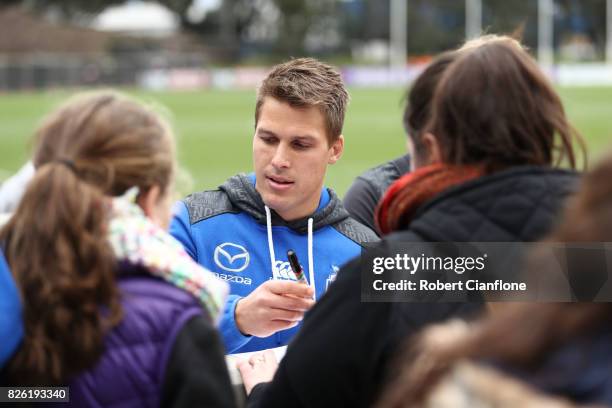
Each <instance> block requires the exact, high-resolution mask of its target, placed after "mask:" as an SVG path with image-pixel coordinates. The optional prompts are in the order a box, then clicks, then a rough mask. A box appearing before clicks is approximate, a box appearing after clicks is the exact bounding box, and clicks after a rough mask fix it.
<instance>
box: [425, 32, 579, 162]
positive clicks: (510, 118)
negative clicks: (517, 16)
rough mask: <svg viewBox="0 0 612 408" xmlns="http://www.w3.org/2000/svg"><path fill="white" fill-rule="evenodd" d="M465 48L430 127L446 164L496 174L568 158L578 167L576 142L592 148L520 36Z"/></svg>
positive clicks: (441, 90) (440, 91)
mask: <svg viewBox="0 0 612 408" xmlns="http://www.w3.org/2000/svg"><path fill="white" fill-rule="evenodd" d="M458 52H459V56H458V58H457V60H456V61H455V62H454V63H452V64H451V66H449V67H448V69H447V70H446V71H445V72H444V74H443V75H442V78H441V80H440V84H439V86H438V87H437V89H436V92H435V95H434V101H433V104H432V117H431V120H430V122H429V124H428V125H427V126H426V131H427V132H431V133H432V134H433V135H434V136H436V138H437V139H438V142H439V144H440V147H441V151H442V155H443V161H444V162H447V163H449V164H458V165H465V164H476V165H481V166H483V167H484V168H485V169H486V171H488V172H491V171H496V170H500V169H503V168H506V167H509V166H514V165H527V164H531V165H545V166H553V165H554V166H558V165H561V164H563V163H564V161H567V164H569V166H571V167H572V168H575V167H576V164H577V163H576V162H577V159H576V155H575V152H574V146H573V144H574V142H577V143H579V144H580V146H581V147H582V148H583V152H584V144H583V142H582V139H581V137H580V136H579V134H578V132H577V131H576V130H575V129H574V128H573V127H572V126H571V124H570V123H569V122H568V120H567V118H566V116H565V112H564V109H563V105H562V103H561V100H560V98H559V96H558V95H557V93H556V92H555V90H554V89H553V87H552V85H551V84H550V82H549V81H548V79H547V78H546V76H545V75H544V74H543V73H542V71H541V70H540V69H539V67H538V65H537V63H536V62H535V61H534V60H533V58H531V56H529V54H528V53H527V52H526V51H525V50H524V49H523V48H522V47H521V46H520V45H519V44H518V42H517V41H516V40H514V39H511V38H509V37H497V36H487V37H483V38H480V39H478V40H476V41H472V42H470V43H468V44H467V46H465V47H464V48H462V49H460V50H459V51H458ZM413 137H414V136H413ZM416 137H417V138H418V137H419V136H418V135H416ZM415 144H418V140H417V141H415Z"/></svg>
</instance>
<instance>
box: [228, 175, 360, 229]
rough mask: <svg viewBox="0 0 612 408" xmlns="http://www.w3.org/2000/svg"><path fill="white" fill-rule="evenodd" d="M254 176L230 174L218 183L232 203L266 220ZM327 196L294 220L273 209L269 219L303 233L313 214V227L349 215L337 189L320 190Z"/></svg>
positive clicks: (251, 214)
mask: <svg viewBox="0 0 612 408" xmlns="http://www.w3.org/2000/svg"><path fill="white" fill-rule="evenodd" d="M253 181H254V176H253V175H247V174H244V173H240V174H238V175H236V176H233V177H231V178H229V179H228V180H227V181H226V182H225V183H223V184H222V185H221V186H219V189H220V190H221V191H223V192H225V194H227V196H228V198H229V200H230V201H231V203H232V205H233V206H234V207H236V208H237V209H239V210H241V211H244V212H245V213H247V214H249V215H250V216H251V217H253V218H254V219H255V220H256V221H257V222H258V223H260V224H264V225H265V224H266V205H265V204H264V202H263V200H262V198H261V195H260V194H259V193H258V192H257V190H256V189H255V185H254V182H253ZM325 195H327V196H329V199H328V200H327V203H325V202H324V201H325V200H322V201H323V203H322V204H323V205H320V206H319V208H318V209H317V210H316V211H315V213H314V214H311V215H310V216H307V217H304V218H300V219H297V220H293V221H285V220H284V219H282V218H281V217H280V216H279V215H278V214H277V213H276V212H275V211H274V210H272V209H270V213H271V222H272V225H274V226H286V227H288V228H291V229H292V230H294V231H295V232H297V233H300V234H305V233H306V232H307V231H308V219H309V218H312V220H313V221H312V222H313V229H314V230H317V229H319V228H323V227H325V226H327V225H333V224H336V223H338V222H340V221H343V220H344V219H346V218H348V217H349V214H348V212H347V211H346V210H345V209H344V207H343V206H342V203H341V201H340V199H339V198H338V196H337V195H336V193H335V192H334V191H333V190H331V189H326V190H324V191H323V193H322V196H325Z"/></svg>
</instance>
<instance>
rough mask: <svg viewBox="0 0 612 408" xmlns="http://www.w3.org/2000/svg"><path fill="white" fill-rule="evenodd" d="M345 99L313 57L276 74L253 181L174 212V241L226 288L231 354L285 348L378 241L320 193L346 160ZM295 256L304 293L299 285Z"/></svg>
mask: <svg viewBox="0 0 612 408" xmlns="http://www.w3.org/2000/svg"><path fill="white" fill-rule="evenodd" d="M347 102H348V93H347V91H346V89H345V87H344V83H343V82H342V78H341V76H340V74H339V73H338V72H337V71H336V70H334V69H333V68H332V67H330V66H329V65H326V64H323V63H321V62H319V61H317V60H314V59H311V58H301V59H294V60H291V61H289V62H286V63H284V64H280V65H277V66H276V67H274V68H273V70H272V72H271V73H270V74H269V75H268V76H267V77H266V79H264V81H263V82H262V85H261V87H260V88H259V91H258V94H257V103H256V107H255V135H254V137H253V165H254V170H255V171H254V173H251V174H249V175H245V174H239V175H237V176H234V177H231V178H230V179H228V180H227V181H226V182H225V184H223V185H222V186H220V187H219V189H218V190H214V191H203V192H199V193H195V194H192V195H190V196H188V197H187V198H186V199H185V200H183V201H182V202H181V203H179V205H178V208H177V212H176V215H175V218H174V220H173V222H172V225H171V227H170V232H171V233H172V234H173V235H174V236H175V237H176V238H177V239H178V240H179V241H180V242H182V243H183V245H184V246H185V248H186V249H187V252H188V253H189V254H190V255H191V256H192V257H193V258H194V259H195V260H197V261H198V262H199V263H200V264H202V265H203V266H205V267H206V268H208V269H210V270H211V271H213V272H214V273H215V274H217V276H219V277H220V278H221V279H224V280H226V281H227V282H229V283H230V286H231V295H230V297H229V300H228V302H227V304H226V308H225V312H224V315H223V317H222V320H221V324H220V330H221V333H222V335H223V339H224V342H225V346H226V350H227V352H228V353H237V352H246V351H256V350H262V349H267V348H272V347H278V346H281V345H285V344H287V342H288V341H289V339H291V337H292V336H293V334H294V333H295V332H296V331H297V326H298V325H299V323H300V321H301V320H302V317H303V315H304V313H305V312H306V311H307V310H308V309H309V308H310V307H312V305H313V303H314V300H317V299H319V298H320V297H321V296H322V295H323V293H324V292H325V290H326V289H327V287H328V286H329V284H330V283H331V282H333V281H334V279H335V276H336V272H337V271H338V269H339V268H340V267H341V266H342V265H344V264H345V263H346V262H347V261H348V260H350V259H351V258H354V257H356V256H358V255H359V254H360V252H361V245H362V244H363V243H365V242H372V241H376V240H377V237H376V235H375V234H374V232H373V231H371V230H370V229H369V228H367V227H365V226H363V225H361V224H359V223H358V222H356V221H354V220H352V219H351V218H349V214H348V213H347V212H346V210H345V209H344V208H343V207H342V203H341V202H340V200H339V199H338V197H337V196H336V194H335V193H334V192H333V191H332V190H331V189H328V188H325V187H324V186H323V181H324V178H325V173H326V171H327V166H328V165H330V164H334V163H335V162H336V161H338V159H340V156H341V155H342V152H343V149H344V137H343V136H342V125H343V122H344V114H345V110H346V105H347ZM288 250H293V251H294V252H295V253H296V254H297V256H298V259H299V260H300V261H301V265H302V269H303V271H304V275H305V276H306V279H307V281H308V285H304V284H303V283H299V282H297V281H296V277H295V274H294V273H293V272H292V269H291V266H290V264H289V262H288V259H287V251H288Z"/></svg>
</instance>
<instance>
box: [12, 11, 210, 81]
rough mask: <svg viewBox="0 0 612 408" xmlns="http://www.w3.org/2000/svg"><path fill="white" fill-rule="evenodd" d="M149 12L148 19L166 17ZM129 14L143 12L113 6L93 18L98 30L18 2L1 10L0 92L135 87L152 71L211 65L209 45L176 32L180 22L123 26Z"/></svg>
mask: <svg viewBox="0 0 612 408" xmlns="http://www.w3.org/2000/svg"><path fill="white" fill-rule="evenodd" d="M148 10H149V14H147V15H148V18H151V17H152V16H155V15H157V16H158V17H159V16H163V14H162V13H160V10H159V9H157V11H155V10H154V9H148ZM127 11H128V12H129V13H133V12H134V10H130V9H129V7H128V9H127ZM136 12H138V13H142V12H143V9H140V10H136ZM113 14H114V16H113ZM147 15H145V16H147ZM166 17H168V15H166ZM130 18H131V19H132V23H135V22H137V21H142V18H143V15H142V14H140V17H138V18H135V17H134V14H131V17H130V14H127V15H123V16H122V15H121V13H118V10H117V9H115V10H113V9H110V10H109V11H108V14H106V13H103V14H101V15H100V16H99V17H98V19H96V20H94V23H93V25H92V27H97V28H98V29H96V28H88V27H83V26H79V25H76V24H69V23H65V22H62V23H59V22H54V21H53V20H52V19H49V18H48V17H47V16H46V15H45V14H38V13H35V12H33V11H28V10H26V9H24V8H23V7H19V6H16V7H10V8H0V90H27V89H41V88H52V87H72V86H110V85H113V86H114V85H135V84H137V82H138V80H139V78H140V76H141V75H142V73H143V72H145V71H148V70H151V69H162V68H163V69H166V68H172V67H181V68H189V67H198V68H201V67H202V66H203V65H204V64H205V63H206V61H207V55H208V50H207V48H206V47H205V45H203V44H202V42H201V41H199V40H197V39H196V38H194V37H193V36H190V35H187V34H184V33H182V32H180V31H179V30H177V27H178V23H176V22H174V23H173V25H172V20H169V19H168V18H166V19H165V20H164V21H162V19H159V20H158V21H159V22H162V23H163V26H162V25H150V24H147V25H146V26H142V25H138V24H131V25H130V27H128V26H127V25H125V24H124V25H122V24H121V23H122V21H123V22H126V21H128V20H126V19H130ZM122 19H123V20H122ZM149 21H153V20H149Z"/></svg>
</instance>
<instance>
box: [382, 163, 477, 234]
mask: <svg viewBox="0 0 612 408" xmlns="http://www.w3.org/2000/svg"><path fill="white" fill-rule="evenodd" d="M483 174H484V170H483V169H482V168H481V167H475V166H451V165H448V164H443V163H436V164H431V165H429V166H424V167H421V168H419V169H417V170H415V171H413V172H410V173H407V174H405V175H404V176H402V177H400V178H399V179H397V180H396V181H395V182H394V183H393V184H391V186H390V187H389V188H388V189H387V192H386V193H385V195H384V197H383V198H382V200H381V201H380V203H379V204H378V206H377V207H376V226H377V228H378V230H379V231H380V232H381V233H382V234H383V235H386V234H389V233H391V232H393V231H397V230H401V229H405V228H406V227H407V226H408V224H410V221H412V218H413V217H414V215H415V213H416V211H417V210H418V209H419V207H421V206H422V205H423V204H424V203H425V202H426V201H429V200H430V199H432V198H433V197H434V196H436V195H438V194H439V193H441V192H442V191H444V190H446V189H448V188H450V187H453V186H455V185H457V184H461V183H464V182H466V181H469V180H473V179H475V178H478V177H480V176H482V175H483Z"/></svg>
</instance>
